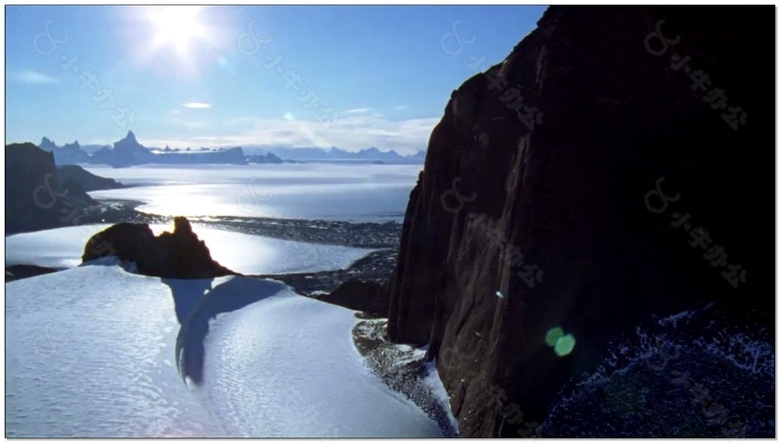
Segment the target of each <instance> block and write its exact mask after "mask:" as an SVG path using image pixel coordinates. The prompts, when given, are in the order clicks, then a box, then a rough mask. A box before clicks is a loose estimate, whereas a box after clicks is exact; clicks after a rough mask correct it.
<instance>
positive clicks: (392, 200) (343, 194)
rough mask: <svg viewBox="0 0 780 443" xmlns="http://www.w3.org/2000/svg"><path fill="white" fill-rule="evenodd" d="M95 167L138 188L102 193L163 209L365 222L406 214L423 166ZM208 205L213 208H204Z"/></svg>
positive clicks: (187, 213) (146, 208)
mask: <svg viewBox="0 0 780 443" xmlns="http://www.w3.org/2000/svg"><path fill="white" fill-rule="evenodd" d="M84 167H85V169H87V170H88V171H89V172H91V173H93V174H96V175H99V176H101V177H109V178H113V179H116V180H118V181H120V182H121V183H124V184H127V185H133V187H131V188H125V189H112V190H106V191H94V192H90V193H89V194H90V195H91V196H92V197H94V198H96V199H127V200H140V201H143V202H145V204H144V205H142V206H139V207H138V208H137V209H138V210H139V211H143V212H148V213H154V214H160V215H171V216H173V215H184V216H239V217H240V216H243V217H270V218H293V219H312V220H313V219H324V220H345V221H359V222H386V221H398V222H400V221H402V220H403V215H404V212H405V211H406V205H407V203H408V201H409V193H410V191H411V190H412V188H413V187H414V184H415V182H416V180H417V176H418V174H419V172H420V169H421V167H422V166H421V165H366V164H359V165H349V164H314V163H310V164H280V165H268V164H251V165H242V166H233V165H197V166H195V167H193V165H188V166H186V167H176V166H169V165H165V166H162V165H156V166H155V165H143V166H134V167H130V168H120V169H114V168H110V167H104V166H89V165H84ZM204 208H207V209H208V213H204V212H203V211H204Z"/></svg>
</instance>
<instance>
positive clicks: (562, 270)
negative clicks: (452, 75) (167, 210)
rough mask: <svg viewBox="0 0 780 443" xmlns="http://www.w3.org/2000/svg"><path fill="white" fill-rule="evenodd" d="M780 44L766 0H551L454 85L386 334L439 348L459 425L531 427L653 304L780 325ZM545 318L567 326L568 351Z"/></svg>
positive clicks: (411, 217)
mask: <svg viewBox="0 0 780 443" xmlns="http://www.w3.org/2000/svg"><path fill="white" fill-rule="evenodd" d="M659 32H660V33H661V34H660V35H659ZM662 38H664V40H662ZM774 41H775V40H774V11H773V9H771V8H769V7H720V6H718V7H700V6H697V7H615V6H603V7H601V6H599V7H566V6H560V7H550V8H549V9H548V10H547V11H546V12H545V14H544V16H543V17H542V18H541V19H540V20H539V22H538V28H537V29H536V30H535V31H533V32H532V33H531V34H529V35H528V36H527V37H526V38H525V39H523V41H522V42H520V43H519V44H518V45H517V46H516V47H515V48H514V50H513V51H512V53H511V54H510V55H509V56H508V57H507V59H506V60H505V61H504V62H503V63H501V64H499V65H495V66H493V67H491V68H490V69H489V70H487V71H486V73H484V74H478V75H476V76H474V77H472V78H471V79H469V80H467V81H466V82H465V83H464V84H463V85H462V86H461V87H460V88H458V90H457V91H454V92H453V94H452V97H451V99H450V101H449V103H448V104H447V106H446V108H445V111H444V116H443V118H442V120H441V122H440V123H439V124H438V125H437V126H436V127H435V129H434V130H433V132H432V134H431V137H430V142H429V147H428V154H427V157H426V160H425V167H424V172H423V173H422V174H421V177H420V179H419V181H418V183H417V185H416V187H415V188H414V190H413V191H412V193H411V196H410V201H409V205H408V208H407V212H406V218H405V221H404V226H403V234H402V240H401V246H400V252H399V259H398V263H397V265H396V269H395V271H394V274H393V277H392V278H391V280H390V281H389V282H388V284H387V285H386V294H385V297H387V298H388V299H389V301H390V307H389V315H388V317H389V318H388V333H389V335H390V337H391V338H392V339H393V340H396V341H399V342H407V343H413V344H425V343H429V344H430V348H429V357H430V358H435V359H436V362H437V368H438V371H439V374H440V376H441V378H442V381H443V383H444V386H445V388H446V389H447V391H448V393H449V394H450V397H451V398H450V401H451V406H452V410H453V413H454V415H455V417H456V418H457V419H458V422H459V427H460V434H461V435H462V436H465V437H478V436H479V437H482V436H514V437H517V436H518V432H520V433H521V435H522V432H523V430H524V429H526V428H527V423H532V422H536V423H541V422H542V421H543V420H544V419H545V417H546V414H547V413H548V409H549V407H550V402H551V401H552V399H553V397H554V395H555V394H556V392H558V391H559V390H560V388H561V386H562V385H563V384H564V383H566V382H567V381H568V380H571V379H572V377H575V376H577V375H578V374H583V373H585V372H587V371H591V370H593V369H594V368H595V366H596V365H598V364H599V363H600V362H601V361H602V360H603V358H604V353H605V348H606V346H607V344H608V342H609V341H610V340H612V339H614V338H615V337H617V336H618V335H619V334H621V333H622V332H625V331H628V330H630V329H631V328H633V327H635V326H636V325H637V324H639V323H640V322H642V321H645V320H646V319H647V318H648V317H649V316H650V315H651V314H653V313H657V314H672V313H675V312H679V311H681V310H684V309H688V308H696V307H699V306H702V305H704V304H707V303H710V302H714V303H715V304H716V306H717V307H718V308H719V309H722V310H724V311H726V312H728V313H729V315H731V316H732V319H733V321H734V322H739V321H740V318H741V313H744V312H747V311H750V310H758V311H759V312H765V313H767V316H768V317H767V320H766V323H765V326H766V327H767V328H770V329H772V330H773V328H774V318H773V316H774V251H773V245H774V204H773V202H774V169H773V168H774V121H775V111H774V96H775V90H774V76H775V71H774V54H775V48H774ZM687 57H690V59H688V58H687ZM686 62H687V65H685V63H686ZM701 75H706V76H708V80H706V81H705V80H702V79H701ZM512 87H516V88H517V90H518V91H519V92H520V93H521V94H522V97H523V100H524V102H523V106H525V107H527V108H523V106H520V107H519V108H518V109H517V110H516V109H514V106H516V105H517V103H513V101H514V99H513V98H512V97H511V92H508V91H511V88H512ZM718 90H720V92H718ZM721 93H723V94H725V96H727V101H726V102H724V101H723V100H722V97H721ZM502 94H507V95H506V96H504V97H502ZM724 103H725V105H724ZM533 107H535V108H537V109H538V112H539V113H541V114H539V113H537V114H535V115H533V113H532V111H533V109H530V108H533ZM721 107H722V108H721ZM736 107H741V110H737V109H733V108H736ZM743 111H744V112H745V113H746V114H749V115H746V117H744V119H743V120H741V119H742V118H743V117H741V112H743ZM520 114H532V115H531V119H530V120H528V121H527V123H528V124H525V123H523V121H522V120H521V119H520V117H519V116H520ZM729 114H734V119H733V120H731V122H729V121H727V120H728V119H730V118H731V117H728V118H724V117H722V115H729ZM732 125H735V126H736V129H734V128H733V127H732ZM530 127H532V129H530ZM659 190H660V192H661V193H663V195H664V196H663V197H662V196H659ZM675 226H678V227H675ZM700 227H701V228H702V230H703V231H706V235H705V233H703V232H702V231H701V230H699V228H700ZM718 248H722V251H721V250H720V249H718ZM721 252H725V253H726V254H727V255H728V258H727V260H726V262H725V263H724V262H723V261H722V260H720V259H719V258H718V257H720V256H721ZM705 255H706V256H708V257H709V258H704V256H705ZM712 263H716V264H715V265H713V264H712ZM738 265H739V266H741V267H737V266H738ZM730 267H733V268H732V269H730ZM743 271H746V273H743ZM730 272H731V274H729V273H730ZM722 273H726V274H725V275H726V277H724V276H723V275H722ZM727 278H728V279H732V282H733V284H734V285H736V287H734V286H732V283H730V282H729V280H727ZM770 317H771V318H770ZM554 327H561V328H563V330H564V331H565V332H566V333H567V334H571V335H573V336H574V337H575V338H576V345H575V346H574V349H573V351H572V352H571V353H570V354H568V355H566V356H564V357H559V356H558V355H556V353H555V352H554V351H553V350H552V349H551V348H550V346H548V345H547V344H546V343H545V338H546V334H547V332H548V331H549V330H550V329H551V328H554ZM486 386H488V387H489V386H495V387H498V388H499V389H501V390H503V391H504V392H505V394H506V397H505V398H503V399H502V400H501V401H497V400H496V399H495V398H494V397H495V390H493V389H486ZM510 403H514V404H517V405H519V407H520V408H521V410H522V412H523V414H524V419H523V420H522V421H520V422H518V421H517V420H511V421H507V420H505V418H504V417H503V415H502V413H501V411H500V409H501V408H502V405H507V404H510Z"/></svg>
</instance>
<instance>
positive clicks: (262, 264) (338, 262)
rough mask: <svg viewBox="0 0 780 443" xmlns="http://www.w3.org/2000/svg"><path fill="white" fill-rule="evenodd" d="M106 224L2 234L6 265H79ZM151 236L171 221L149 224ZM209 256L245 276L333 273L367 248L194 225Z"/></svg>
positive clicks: (168, 226) (355, 258)
mask: <svg viewBox="0 0 780 443" xmlns="http://www.w3.org/2000/svg"><path fill="white" fill-rule="evenodd" d="M109 226H111V225H109V224H95V225H83V226H72V227H67V228H57V229H48V230H45V231H37V232H28V233H23V234H14V235H10V236H8V237H6V238H5V247H6V253H5V260H6V266H13V265H37V266H44V267H50V268H70V267H74V266H78V265H79V264H80V263H81V255H82V254H83V253H84V245H86V243H87V241H88V240H89V239H90V237H92V236H93V235H94V234H96V233H98V232H100V231H102V230H103V229H106V228H107V227H109ZM151 228H152V231H153V232H154V233H155V235H159V234H160V233H162V232H163V231H166V230H167V231H172V230H173V226H172V225H151ZM192 229H193V231H194V232H195V234H197V235H198V238H199V239H201V240H203V241H205V242H206V246H207V247H208V248H209V252H211V257H212V258H213V259H214V260H216V261H218V262H219V263H220V264H221V265H223V266H226V267H228V268H229V269H232V270H234V271H236V272H240V273H242V274H248V275H258V274H288V273H299V272H300V273H302V272H319V271H333V270H338V269H344V268H348V267H349V266H350V265H351V264H352V263H353V262H355V261H356V260H358V259H360V258H362V257H364V256H365V255H366V254H368V253H369V252H371V251H372V249H361V248H351V247H347V246H331V245H319V244H313V243H303V242H296V241H289V240H278V239H274V238H268V237H261V236H257V235H249V234H242V233H239V232H230V231H223V230H220V229H213V228H207V227H203V226H198V225H197V224H196V225H193V228H192Z"/></svg>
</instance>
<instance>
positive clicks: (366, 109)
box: [347, 108, 371, 114]
mask: <svg viewBox="0 0 780 443" xmlns="http://www.w3.org/2000/svg"><path fill="white" fill-rule="evenodd" d="M370 110H371V108H355V109H350V110H349V111H347V112H348V113H350V114H360V113H363V112H368V111H370Z"/></svg>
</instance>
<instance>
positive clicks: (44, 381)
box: [6, 265, 441, 437]
mask: <svg viewBox="0 0 780 443" xmlns="http://www.w3.org/2000/svg"><path fill="white" fill-rule="evenodd" d="M204 293H205V295H204ZM356 321H357V319H356V318H354V316H353V312H352V311H349V310H345V309H343V308H340V307H336V306H332V305H328V304H325V303H321V302H318V301H316V300H312V299H308V298H305V297H302V296H299V295H297V294H295V293H293V292H291V291H289V289H288V288H287V287H286V286H284V285H282V284H280V283H277V282H272V281H267V280H257V279H251V278H245V277H234V278H220V279H215V280H213V281H210V280H186V281H184V280H164V279H163V280H161V279H158V278H151V277H144V276H139V275H134V274H129V273H126V272H125V271H123V270H121V269H120V268H118V267H117V266H113V265H88V266H81V267H77V268H74V269H69V270H66V271H62V272H58V273H54V274H48V275H43V276H38V277H33V278H29V279H25V280H19V281H15V282H12V283H9V284H7V285H6V327H7V335H6V340H7V343H6V360H7V373H6V374H7V382H6V383H7V384H6V424H7V435H8V436H33V437H45V436H69V437H88V436H100V437H114V436H134V437H143V436H236V437H237V436H323V437H327V436H357V435H360V436H390V435H394V436H409V437H430V436H440V435H441V433H440V431H439V429H438V427H437V426H436V424H435V423H434V422H433V421H432V420H431V419H429V418H428V417H427V416H426V415H425V414H424V413H423V412H422V411H421V410H419V408H417V407H416V406H414V405H413V404H412V403H410V402H408V401H406V400H404V399H402V398H401V397H400V396H399V395H398V394H396V393H395V392H392V391H390V390H389V389H387V388H386V387H385V386H384V384H383V383H382V382H381V381H379V380H378V379H376V378H375V377H374V376H372V375H371V374H369V373H368V371H367V369H366V368H365V366H364V364H363V361H362V358H361V357H360V356H359V354H358V353H357V351H356V350H355V348H354V347H353V345H352V342H351V339H350V333H351V330H352V328H353V326H354V325H355V322H356ZM180 322H182V323H183V324H184V326H183V328H182V329H183V330H182V331H181V332H180V331H179V329H180ZM177 338H178V339H179V343H180V345H181V350H182V355H183V357H184V359H183V361H182V370H183V371H184V372H185V373H186V374H187V376H188V377H187V379H188V381H189V382H190V383H189V386H190V388H188V385H187V384H185V383H184V382H183V381H182V376H181V374H180V373H179V371H178V370H177V358H176V355H177V352H176V347H177V346H176V342H177ZM198 373H199V375H197V374H198ZM193 376H195V377H193ZM195 379H197V381H198V383H195V382H193V381H194V380H195Z"/></svg>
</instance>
